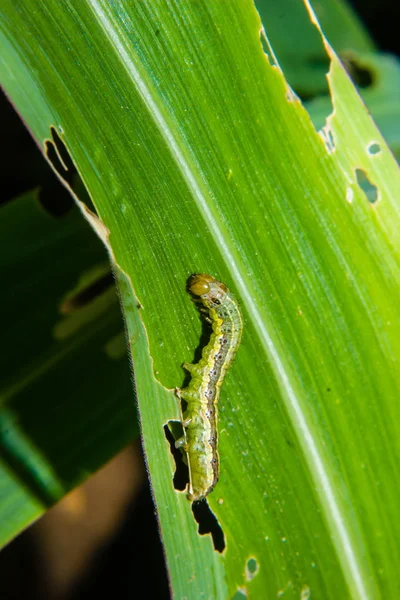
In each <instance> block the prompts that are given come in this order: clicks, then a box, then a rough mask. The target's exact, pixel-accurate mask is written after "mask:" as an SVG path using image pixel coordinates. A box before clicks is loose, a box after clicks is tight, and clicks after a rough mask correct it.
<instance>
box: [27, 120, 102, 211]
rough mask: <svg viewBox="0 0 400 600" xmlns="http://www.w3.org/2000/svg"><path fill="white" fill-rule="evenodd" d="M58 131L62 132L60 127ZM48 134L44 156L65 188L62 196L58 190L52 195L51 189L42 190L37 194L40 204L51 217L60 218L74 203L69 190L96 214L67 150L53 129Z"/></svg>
mask: <svg viewBox="0 0 400 600" xmlns="http://www.w3.org/2000/svg"><path fill="white" fill-rule="evenodd" d="M60 131H62V128H61V127H60ZM50 133H51V139H47V140H45V141H44V150H45V154H46V156H47V159H48V161H49V162H50V164H51V166H52V167H53V169H54V171H55V172H56V174H57V175H58V177H59V178H60V179H61V180H62V182H63V183H64V184H65V188H64V193H63V194H62V195H60V192H59V189H58V188H57V193H54V191H53V190H52V188H49V189H45V190H43V191H42V192H41V193H40V194H39V201H40V203H41V204H42V206H43V207H44V208H45V210H46V211H47V212H49V213H50V214H51V215H53V216H55V217H58V216H62V215H64V214H65V213H66V212H67V211H68V210H69V209H70V208H71V206H72V205H73V203H74V200H73V198H72V197H71V194H70V193H69V190H71V191H72V192H73V193H74V195H75V196H76V197H77V198H79V200H80V201H81V202H83V203H84V204H86V206H87V207H88V208H89V209H90V210H91V211H92V212H96V210H95V208H94V206H93V203H92V201H91V199H90V196H89V193H88V191H87V189H86V187H85V184H84V183H83V181H82V179H81V177H80V175H79V173H78V171H77V170H76V167H75V165H74V163H73V161H72V159H71V156H70V154H69V152H68V149H67V147H66V145H65V144H64V142H63V140H62V139H61V137H60V135H59V134H58V132H57V130H56V129H55V127H50ZM60 196H61V198H60Z"/></svg>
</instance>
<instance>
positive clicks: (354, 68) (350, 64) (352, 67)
mask: <svg viewBox="0 0 400 600" xmlns="http://www.w3.org/2000/svg"><path fill="white" fill-rule="evenodd" d="M342 61H343V65H344V67H345V69H346V71H347V73H348V74H349V76H350V77H351V79H352V81H353V83H354V85H356V86H357V87H359V88H362V89H363V88H368V87H370V86H372V85H373V84H374V80H375V74H374V72H373V71H372V69H368V68H367V67H365V66H361V64H360V63H359V62H357V60H356V59H355V58H354V57H353V56H352V57H349V56H348V55H343V56H342Z"/></svg>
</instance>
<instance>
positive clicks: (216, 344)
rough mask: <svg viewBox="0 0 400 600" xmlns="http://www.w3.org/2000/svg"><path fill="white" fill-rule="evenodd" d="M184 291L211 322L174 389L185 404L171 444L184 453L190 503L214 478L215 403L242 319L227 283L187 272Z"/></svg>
mask: <svg viewBox="0 0 400 600" xmlns="http://www.w3.org/2000/svg"><path fill="white" fill-rule="evenodd" d="M188 291H189V293H190V294H191V295H192V298H193V300H194V302H196V304H198V306H199V309H200V312H201V313H202V314H203V315H204V316H205V318H206V319H207V320H208V321H210V323H211V325H212V333H211V337H210V341H209V342H208V344H207V346H205V348H204V349H203V353H202V357H201V359H200V361H199V362H198V363H196V364H187V363H184V365H183V367H184V368H185V369H186V370H187V371H189V373H190V374H191V380H190V383H189V385H188V386H187V387H185V388H184V389H182V390H181V389H179V388H177V389H176V394H177V396H178V398H179V399H182V400H184V401H185V402H186V408H185V411H184V412H183V413H182V417H181V418H182V427H183V430H184V435H183V437H182V438H181V439H179V440H177V441H176V443H175V445H176V447H182V448H183V449H184V450H185V452H186V456H187V464H188V467H189V477H190V481H189V491H188V497H189V500H191V501H194V502H195V501H198V500H201V499H202V498H205V496H207V494H209V493H210V492H211V491H212V490H213V488H214V487H215V485H216V483H217V481H218V478H219V456H218V427H217V425H218V407H217V405H218V399H219V393H220V388H221V385H222V382H223V380H224V377H225V374H226V371H227V369H228V368H229V366H230V364H231V363H232V361H233V359H234V357H235V354H236V352H237V349H238V346H239V344H240V340H241V337H242V332H243V319H242V315H241V312H240V309H239V305H238V303H237V301H236V300H235V298H234V297H233V295H232V294H231V293H230V291H229V290H228V288H227V287H226V286H225V285H224V284H223V283H221V282H220V281H217V280H216V279H214V278H213V277H211V275H206V274H200V275H192V276H191V277H190V279H189V281H188ZM181 412H182V402H181Z"/></svg>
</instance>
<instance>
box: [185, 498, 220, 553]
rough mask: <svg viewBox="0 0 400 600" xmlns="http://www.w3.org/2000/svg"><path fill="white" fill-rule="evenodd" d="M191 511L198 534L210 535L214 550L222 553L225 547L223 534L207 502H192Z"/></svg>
mask: <svg viewBox="0 0 400 600" xmlns="http://www.w3.org/2000/svg"><path fill="white" fill-rule="evenodd" d="M192 511H193V515H194V518H195V519H196V521H197V523H198V524H199V534H200V535H207V534H208V533H211V537H212V541H213V544H214V548H215V550H217V552H223V551H224V550H225V546H226V544H225V536H224V532H223V531H222V528H221V525H220V524H219V523H218V520H217V517H216V516H215V515H214V513H213V512H212V510H211V508H210V507H209V505H208V502H207V500H200V502H193V504H192Z"/></svg>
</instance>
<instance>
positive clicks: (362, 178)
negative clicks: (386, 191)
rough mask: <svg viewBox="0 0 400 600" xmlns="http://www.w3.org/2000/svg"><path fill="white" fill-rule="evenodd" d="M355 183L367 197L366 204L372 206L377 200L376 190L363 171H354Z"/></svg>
mask: <svg viewBox="0 0 400 600" xmlns="http://www.w3.org/2000/svg"><path fill="white" fill-rule="evenodd" d="M355 174H356V178H357V183H358V185H359V186H360V188H361V189H362V191H363V192H364V194H365V195H366V197H367V200H368V202H370V203H371V204H374V203H375V202H376V201H377V200H378V188H377V187H376V185H374V184H373V183H372V182H371V181H370V180H369V179H368V176H367V174H366V172H365V171H363V169H356V170H355Z"/></svg>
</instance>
